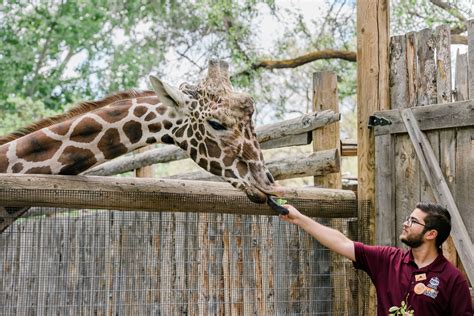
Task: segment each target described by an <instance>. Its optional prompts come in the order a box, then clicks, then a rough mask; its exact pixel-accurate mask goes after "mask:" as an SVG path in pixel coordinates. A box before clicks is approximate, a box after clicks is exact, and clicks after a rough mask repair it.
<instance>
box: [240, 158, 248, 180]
mask: <svg viewBox="0 0 474 316" xmlns="http://www.w3.org/2000/svg"><path fill="white" fill-rule="evenodd" d="M237 171H238V172H239V175H240V177H241V178H243V177H245V175H246V174H247V173H248V172H249V168H248V166H247V164H246V163H243V162H241V161H239V162H237Z"/></svg>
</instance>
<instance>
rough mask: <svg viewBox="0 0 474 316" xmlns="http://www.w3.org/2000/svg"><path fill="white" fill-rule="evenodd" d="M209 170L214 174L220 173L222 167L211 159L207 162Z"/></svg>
mask: <svg viewBox="0 0 474 316" xmlns="http://www.w3.org/2000/svg"><path fill="white" fill-rule="evenodd" d="M209 171H210V172H212V173H213V174H216V175H221V174H222V167H221V165H220V164H219V163H218V162H217V161H211V163H210V164H209Z"/></svg>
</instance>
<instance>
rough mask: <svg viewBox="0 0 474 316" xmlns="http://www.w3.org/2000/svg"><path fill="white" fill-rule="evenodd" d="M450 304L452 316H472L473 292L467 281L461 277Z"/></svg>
mask: <svg viewBox="0 0 474 316" xmlns="http://www.w3.org/2000/svg"><path fill="white" fill-rule="evenodd" d="M453 289H454V290H455V291H453V293H451V298H450V302H449V308H450V315H460V316H472V315H473V309H472V299H471V292H470V291H469V286H468V285H467V281H466V280H465V279H464V278H463V277H461V278H460V280H459V281H458V282H457V283H456V285H455V286H454V288H453Z"/></svg>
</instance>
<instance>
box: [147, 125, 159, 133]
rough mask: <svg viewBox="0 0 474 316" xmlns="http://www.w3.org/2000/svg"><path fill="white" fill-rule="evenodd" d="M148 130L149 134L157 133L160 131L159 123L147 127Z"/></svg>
mask: <svg viewBox="0 0 474 316" xmlns="http://www.w3.org/2000/svg"><path fill="white" fill-rule="evenodd" d="M148 130H149V131H150V133H158V132H159V131H161V123H153V124H150V125H148Z"/></svg>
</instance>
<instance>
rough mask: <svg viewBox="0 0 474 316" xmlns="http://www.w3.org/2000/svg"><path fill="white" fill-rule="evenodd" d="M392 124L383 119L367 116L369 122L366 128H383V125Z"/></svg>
mask: <svg viewBox="0 0 474 316" xmlns="http://www.w3.org/2000/svg"><path fill="white" fill-rule="evenodd" d="M391 124H392V122H390V121H389V120H387V119H385V118H383V117H378V116H375V115H371V116H369V122H368V123H367V126H368V127H369V128H371V127H374V126H385V125H391Z"/></svg>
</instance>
